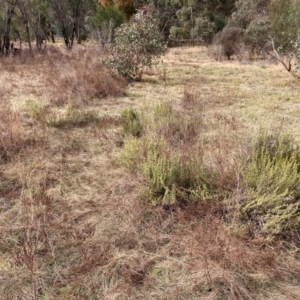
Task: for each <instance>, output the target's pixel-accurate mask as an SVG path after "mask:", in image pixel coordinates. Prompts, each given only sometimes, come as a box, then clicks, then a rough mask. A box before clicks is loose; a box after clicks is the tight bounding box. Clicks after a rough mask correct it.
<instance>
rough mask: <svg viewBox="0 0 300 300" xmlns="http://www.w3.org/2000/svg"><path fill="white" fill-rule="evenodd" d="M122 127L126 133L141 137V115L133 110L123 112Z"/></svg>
mask: <svg viewBox="0 0 300 300" xmlns="http://www.w3.org/2000/svg"><path fill="white" fill-rule="evenodd" d="M122 125H123V129H124V132H125V133H127V134H131V135H133V136H136V137H140V136H141V135H142V132H143V125H142V121H141V115H140V114H139V113H138V112H137V111H135V110H133V109H125V110H123V111H122Z"/></svg>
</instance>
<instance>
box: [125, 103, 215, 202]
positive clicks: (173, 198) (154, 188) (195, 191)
mask: <svg viewBox="0 0 300 300" xmlns="http://www.w3.org/2000/svg"><path fill="white" fill-rule="evenodd" d="M141 115H142V116H143V117H142V120H143V125H142V128H143V135H142V136H141V137H140V138H137V137H138V136H140V135H137V134H136V133H137V132H139V131H136V128H140V126H141V125H140V122H141V121H140V120H141V117H140V116H141ZM123 116H124V118H125V120H127V122H125V125H126V126H125V127H124V128H125V131H127V132H128V133H130V134H131V135H130V136H127V137H126V138H125V142H124V149H123V151H122V153H121V155H120V160H121V162H122V164H123V165H125V166H126V167H127V168H129V169H131V170H134V171H136V172H138V173H139V174H140V175H141V176H142V177H143V178H144V183H145V189H144V191H145V195H146V196H147V199H148V201H149V202H150V203H152V204H153V205H170V204H174V203H177V204H178V203H183V202H184V203H187V202H194V201H197V200H201V199H207V198H208V197H210V196H211V195H212V194H213V192H212V191H213V188H212V185H211V184H209V183H208V182H207V180H206V177H208V175H207V172H206V169H205V168H204V164H203V151H201V147H199V145H198V146H197V144H196V143H195V137H198V132H199V128H198V127H199V126H198V125H199V122H200V121H202V119H201V118H200V121H199V119H197V118H195V116H194V115H187V114H183V115H180V114H179V113H178V112H177V111H175V110H174V109H173V107H172V105H171V103H168V102H163V103H159V104H158V105H155V106H152V107H148V108H144V110H143V113H142V114H140V113H137V112H136V111H132V110H126V111H124V112H123ZM137 120H139V121H138V122H137ZM210 177H211V176H210Z"/></svg>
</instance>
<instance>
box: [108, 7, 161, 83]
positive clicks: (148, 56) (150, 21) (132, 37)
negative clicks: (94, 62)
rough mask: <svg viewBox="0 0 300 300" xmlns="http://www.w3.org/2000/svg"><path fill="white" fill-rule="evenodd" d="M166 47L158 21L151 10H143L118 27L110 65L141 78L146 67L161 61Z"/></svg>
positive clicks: (131, 75) (131, 76) (122, 72)
mask: <svg viewBox="0 0 300 300" xmlns="http://www.w3.org/2000/svg"><path fill="white" fill-rule="evenodd" d="M165 50H166V46H165V44H164V43H163V41H162V36H161V34H160V32H159V30H158V26H157V21H156V20H155V19H154V17H153V16H152V14H151V13H150V12H149V11H146V12H145V11H144V10H143V11H142V10H141V11H139V12H137V14H136V15H134V16H133V17H132V18H131V20H130V23H128V24H127V23H126V24H122V25H121V26H120V27H119V28H117V29H116V31H115V43H114V44H113V45H112V47H111V56H110V58H109V60H108V65H109V66H110V67H112V68H113V69H114V70H116V71H117V72H119V73H120V74H123V75H125V76H127V77H129V78H135V79H137V80H140V79H141V77H142V74H143V71H144V69H145V67H151V66H152V65H154V64H155V63H157V62H158V59H159V58H160V57H161V55H163V54H164V52H165Z"/></svg>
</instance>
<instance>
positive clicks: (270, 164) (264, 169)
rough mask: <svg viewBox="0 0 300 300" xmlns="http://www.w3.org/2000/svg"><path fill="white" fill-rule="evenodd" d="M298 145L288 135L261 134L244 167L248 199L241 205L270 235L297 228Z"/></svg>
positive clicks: (299, 209) (299, 216)
mask: <svg viewBox="0 0 300 300" xmlns="http://www.w3.org/2000/svg"><path fill="white" fill-rule="evenodd" d="M299 171H300V149H299V147H297V146H295V143H294V141H293V140H292V139H291V138H290V137H289V136H284V137H278V136H266V135H262V136H260V137H259V139H258V141H257V142H256V144H255V145H254V148H253V151H252V153H251V157H250V159H249V160H248V162H247V165H246V168H245V170H244V180H245V182H246V184H247V189H248V200H247V201H245V203H243V205H242V206H241V211H242V214H243V215H244V216H247V217H250V219H251V220H254V221H255V222H256V224H260V225H259V226H258V227H259V229H260V230H261V231H262V232H263V233H265V234H267V235H268V236H269V237H270V238H272V237H275V236H276V235H277V236H278V235H279V236H285V235H288V236H292V235H293V234H295V233H297V231H298V230H299V229H300V226H299V224H300V204H299V199H300V176H299V175H300V174H299Z"/></svg>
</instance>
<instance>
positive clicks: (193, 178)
mask: <svg viewBox="0 0 300 300" xmlns="http://www.w3.org/2000/svg"><path fill="white" fill-rule="evenodd" d="M141 169H142V174H143V176H144V178H145V180H146V187H147V188H146V189H147V193H148V196H149V199H150V201H151V203H152V204H153V205H159V204H160V205H170V204H174V203H180V202H194V201H198V200H203V199H206V198H209V197H210V196H211V193H210V189H209V185H208V183H207V182H206V179H205V178H206V174H205V171H204V169H203V168H202V167H201V166H199V164H198V163H197V162H196V161H194V160H193V159H192V160H190V161H189V160H186V158H185V157H184V156H183V155H181V154H176V153H172V154H171V155H170V156H167V155H163V153H155V152H150V153H148V155H147V158H146V160H145V161H144V162H143V163H142V165H141Z"/></svg>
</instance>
